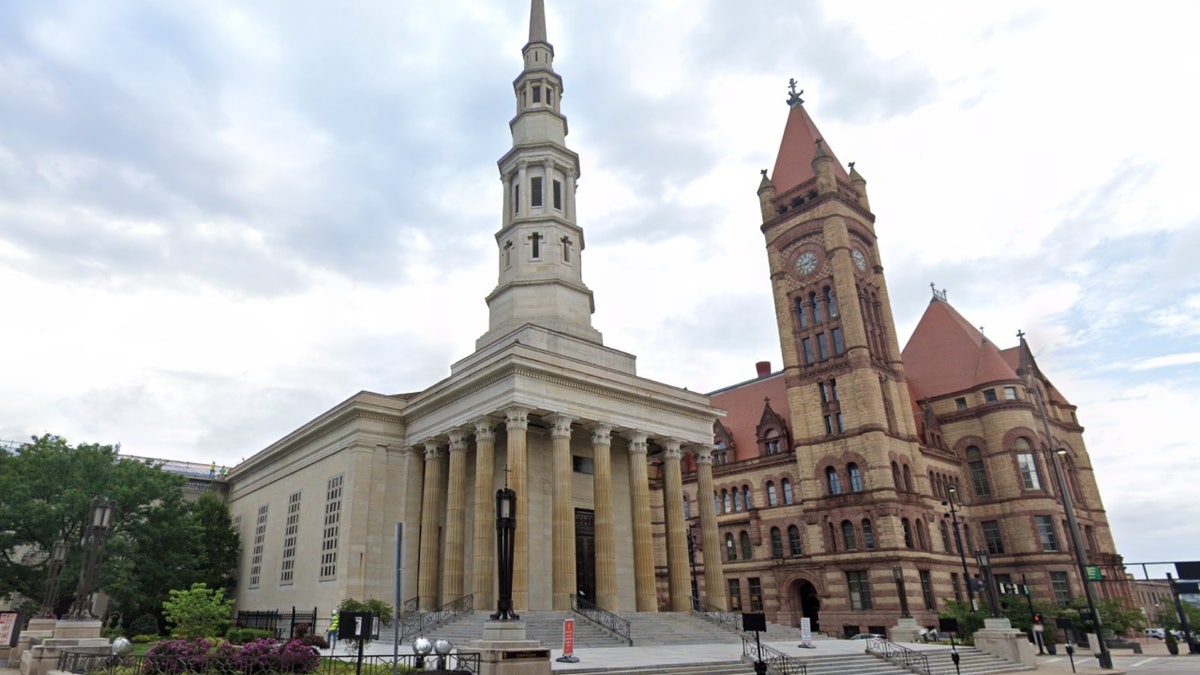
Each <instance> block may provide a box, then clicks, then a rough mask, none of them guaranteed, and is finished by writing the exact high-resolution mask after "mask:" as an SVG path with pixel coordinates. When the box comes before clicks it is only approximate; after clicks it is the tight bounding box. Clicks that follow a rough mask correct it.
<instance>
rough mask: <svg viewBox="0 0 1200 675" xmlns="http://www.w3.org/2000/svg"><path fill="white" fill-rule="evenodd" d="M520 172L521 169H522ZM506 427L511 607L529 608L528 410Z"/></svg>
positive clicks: (510, 415)
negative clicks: (511, 509)
mask: <svg viewBox="0 0 1200 675" xmlns="http://www.w3.org/2000/svg"><path fill="white" fill-rule="evenodd" d="M522 173H524V171H523V170H522ZM504 417H505V420H506V423H507V429H508V486H509V487H511V488H512V489H513V491H514V492H516V493H517V528H516V531H515V532H513V587H512V603H513V609H515V610H517V611H518V612H521V611H523V610H526V609H529V493H528V491H527V490H526V488H527V486H528V485H529V481H528V480H526V471H527V470H528V469H527V466H528V461H527V459H526V454H525V453H526V445H525V440H526V439H525V435H526V433H527V432H528V431H529V410H527V409H525V408H509V409H508V410H505V411H504Z"/></svg>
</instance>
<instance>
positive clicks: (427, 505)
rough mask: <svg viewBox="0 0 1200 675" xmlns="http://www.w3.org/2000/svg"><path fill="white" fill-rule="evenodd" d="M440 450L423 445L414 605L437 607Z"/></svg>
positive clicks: (435, 444)
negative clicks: (419, 528)
mask: <svg viewBox="0 0 1200 675" xmlns="http://www.w3.org/2000/svg"><path fill="white" fill-rule="evenodd" d="M442 478H443V469H442V448H441V446H440V445H439V444H438V442H437V441H426V442H425V483H424V486H423V487H422V490H421V556H420V559H419V561H418V563H417V602H418V603H420V607H421V609H436V608H437V607H438V568H439V567H440V565H439V564H438V516H439V515H441V513H442Z"/></svg>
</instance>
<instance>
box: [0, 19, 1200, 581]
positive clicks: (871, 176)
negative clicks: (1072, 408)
mask: <svg viewBox="0 0 1200 675" xmlns="http://www.w3.org/2000/svg"><path fill="white" fill-rule="evenodd" d="M547 4H548V8H547V12H548V15H549V16H548V23H549V35H550V40H551V42H553V43H554V45H555V47H556V53H557V56H556V69H557V70H558V72H560V73H561V74H562V75H563V76H564V78H565V83H566V92H565V98H564V99H563V110H564V112H565V113H566V114H567V116H568V118H569V119H570V131H571V134H570V137H569V139H568V142H569V143H570V145H571V147H572V148H573V149H574V150H576V151H577V152H579V154H580V156H581V161H582V167H583V169H582V172H583V176H582V179H581V181H580V184H579V192H578V201H579V208H578V213H579V220H580V224H581V225H582V226H583V227H584V228H585V231H586V232H587V244H588V247H587V250H586V251H585V252H584V257H583V264H584V279H585V280H586V282H587V283H588V285H589V286H590V287H591V288H592V289H593V291H594V292H595V295H596V314H595V316H594V320H593V324H594V325H595V326H596V327H597V328H598V329H599V330H601V331H603V333H604V335H605V342H606V344H608V345H610V346H613V347H616V348H619V349H623V350H625V351H629V352H632V353H634V354H637V355H638V357H639V358H638V363H639V373H640V374H641V375H643V376H645V377H649V378H653V379H657V380H662V381H665V382H668V383H671V384H676V385H678V386H686V387H688V388H690V389H692V390H699V391H709V390H712V389H716V388H718V387H722V386H725V385H728V384H732V383H734V382H738V381H741V380H744V379H748V378H750V377H752V376H753V373H754V362H755V361H757V360H770V361H772V363H773V364H775V366H776V367H777V366H778V364H779V363H780V356H779V345H778V341H777V338H776V337H775V332H774V319H773V312H772V308H771V297H770V293H769V285H768V280H767V277H766V256H765V254H764V252H763V243H762V235H761V233H760V232H759V229H758V225H759V217H758V203H757V198H756V196H755V189H756V187H757V185H758V180H759V175H758V170H759V169H761V168H764V167H770V166H771V165H772V164H773V162H774V158H775V152H776V150H777V148H778V142H779V137H780V133H781V132H782V128H783V123H784V119H785V117H786V114H787V107H786V105H785V103H784V101H785V98H786V85H787V81H788V78H791V77H795V78H796V79H797V80H798V82H799V85H800V87H801V88H803V89H804V90H805V91H806V93H805V96H804V98H805V99H806V101H807V103H806V105H807V106H808V108H809V111H810V113H811V114H812V116H813V117H814V119H815V120H816V122H817V124H818V125H819V126H820V127H821V131H822V133H823V134H824V136H825V138H826V139H827V140H828V142H829V143H830V144H831V146H832V147H833V149H834V150H835V152H836V153H837V155H838V157H839V158H841V159H842V160H843V161H856V162H857V166H858V168H859V170H860V172H861V173H862V174H863V175H864V176H865V177H866V178H867V180H868V182H869V186H868V189H869V192H870V196H871V204H872V207H873V209H874V211H875V213H876V214H877V216H878V222H877V226H876V227H877V231H878V233H879V238H880V244H881V249H882V256H883V262H884V265H885V269H886V272H887V275H888V284H889V288H890V292H891V298H892V302H893V311H894V313H895V316H896V320H897V322H898V326H897V328H898V331H899V333H900V335H901V341H902V342H903V341H904V340H905V339H906V338H907V336H908V335H909V334H910V333H911V331H912V328H913V326H914V325H915V323H916V321H917V319H918V318H919V317H920V314H921V312H922V311H923V310H924V307H925V305H926V304H927V302H928V299H929V284H930V282H935V283H936V284H937V285H938V287H939V288H946V289H947V290H948V291H949V297H950V301H951V302H952V303H953V304H954V306H955V307H956V308H957V309H958V310H959V311H960V312H961V313H962V314H963V315H964V316H966V317H967V318H968V319H969V320H971V321H972V322H974V323H976V324H977V325H980V326H983V327H984V329H985V332H986V333H987V334H988V335H989V336H990V337H991V338H992V339H993V340H994V341H995V342H997V343H998V344H1000V345H1001V346H1002V347H1008V346H1012V345H1013V344H1015V342H1016V338H1015V334H1016V332H1017V330H1018V329H1023V330H1024V331H1026V333H1027V334H1028V338H1029V340H1030V343H1031V345H1032V346H1033V348H1034V350H1035V352H1036V354H1037V356H1038V358H1039V363H1040V364H1041V365H1042V367H1043V369H1044V370H1046V371H1047V372H1048V373H1049V374H1050V376H1051V377H1052V378H1053V380H1054V381H1055V383H1056V384H1057V385H1058V386H1059V388H1060V389H1061V390H1062V391H1063V392H1064V393H1065V394H1066V395H1067V396H1068V397H1069V398H1070V399H1071V400H1072V401H1073V402H1074V403H1076V404H1077V405H1078V406H1079V408H1080V410H1079V419H1080V421H1081V422H1082V423H1083V424H1084V425H1085V427H1086V428H1087V432H1086V435H1085V438H1086V439H1087V442H1088V446H1089V448H1090V450H1091V453H1092V458H1093V461H1094V463H1095V465H1096V467H1097V471H1098V475H1099V480H1100V484H1101V488H1102V490H1103V493H1104V497H1105V504H1106V506H1107V508H1108V510H1109V513H1110V518H1111V521H1112V524H1113V527H1114V530H1115V534H1116V538H1117V544H1118V547H1119V548H1120V550H1121V551H1122V553H1124V554H1125V556H1126V559H1127V560H1130V561H1146V560H1177V559H1185V560H1187V559H1200V551H1198V546H1197V543H1196V538H1195V532H1196V531H1197V523H1200V501H1198V500H1197V499H1195V487H1194V486H1193V485H1192V484H1191V481H1192V480H1196V477H1197V476H1200V445H1198V443H1197V441H1196V440H1195V439H1196V438H1197V435H1196V432H1195V428H1196V427H1195V426H1194V422H1193V421H1194V419H1195V418H1196V414H1197V411H1200V274H1198V273H1197V272H1196V271H1195V261H1194V258H1195V256H1196V255H1197V254H1198V253H1200V202H1198V201H1197V199H1196V198H1195V184H1196V182H1197V178H1198V177H1200V172H1198V171H1197V170H1196V168H1195V166H1196V163H1195V162H1196V159H1197V157H1200V134H1198V133H1197V132H1196V130H1195V120H1196V110H1197V109H1198V107H1200V105H1198V104H1200V94H1198V93H1197V92H1198V91H1200V88H1198V87H1197V84H1198V83H1197V78H1196V75H1195V62H1196V57H1195V52H1194V44H1195V35H1194V27H1195V26H1196V25H1197V22H1198V19H1200V17H1197V16H1196V15H1195V13H1196V12H1197V10H1194V9H1191V8H1185V7H1184V6H1183V5H1181V4H1179V3H1156V2H1150V3H1142V4H1139V5H1138V7H1137V11H1129V10H1128V9H1127V8H1124V7H1120V8H1119V7H1117V6H1116V5H1115V3H1099V4H1097V3H1091V2H1088V3H1076V4H1071V3H1065V2H1064V3H1041V2H1020V1H1018V2H1008V3H990V4H989V5H987V9H986V11H983V10H980V9H979V7H980V6H977V5H976V4H974V3H957V2H945V3H923V4H917V5H913V4H912V3H894V2H883V1H880V2H855V3H834V2H830V3H825V4H822V3H816V2H813V3H808V2H790V1H789V2H783V1H775V2H767V1H765V0H763V1H757V0H746V1H744V2H733V1H732V0H730V1H724V0H720V1H718V0H711V1H707V2H704V1H697V0H690V1H688V2H683V1H678V2H672V1H666V0H658V1H656V2H653V3H649V2H640V1H634V0H609V1H607V2H604V3H595V2H581V1H579V0H574V1H565V0H563V1H560V0H547ZM1043 5H1048V6H1043ZM1188 12H1191V13H1192V15H1186V13H1188ZM527 17H528V2H527V0H505V1H504V2H493V1H482V0H480V1H469V0H442V1H439V2H431V3H430V2H414V1H401V2H394V1H393V2H383V1H378V2H374V1H368V0H360V1H357V2H351V3H318V2H283V1H277V2H259V3H241V2H219V1H216V0H202V1H201V0H195V1H188V0H178V1H175V2H152V1H139V0H111V1H109V2H103V3H96V2H84V1H79V2H71V1H65V0H64V1H58V0H44V1H41V2H24V3H18V2H6V3H2V4H0V298H2V299H3V308H4V310H5V324H6V325H5V331H4V339H3V342H2V344H3V349H0V373H2V377H0V439H6V440H10V441H11V440H16V441H20V440H24V439H27V438H28V437H29V436H30V435H33V434H41V433H45V432H51V433H57V434H61V435H64V436H66V437H67V438H68V439H69V440H70V441H72V442H84V441H88V442H112V443H115V442H120V443H121V444H122V449H123V452H125V453H127V454H134V455H144V456H155V457H168V458H176V459H188V460H193V461H199V462H209V461H216V462H218V463H221V464H233V463H236V462H237V461H239V460H240V459H241V458H243V457H246V456H249V455H251V454H252V453H254V452H255V451H257V450H259V449H261V448H263V447H264V446H266V445H267V444H269V443H271V442H272V441H274V440H276V439H278V438H279V437H280V436H282V435H284V434H286V433H287V432H288V431H290V430H291V429H294V428H295V427H296V426H298V425H300V424H302V423H304V422H305V421H307V420H309V419H311V418H312V417H313V416H315V415H316V414H318V413H320V412H321V411H323V410H326V409H328V408H329V407H331V406H333V405H335V404H336V403H338V402H340V401H342V400H343V399H345V398H347V397H348V396H350V395H352V394H353V393H355V392H357V391H359V390H362V389H366V390H371V391H378V392H383V393H397V392H403V391H417V390H420V389H422V388H424V387H426V386H428V385H429V384H431V383H433V382H435V381H437V380H440V379H441V378H443V377H445V376H446V375H447V374H448V373H449V365H450V363H452V362H453V361H456V360H458V359H459V358H462V357H463V356H466V355H467V354H469V353H470V351H471V350H472V349H473V345H474V340H475V338H477V337H478V336H479V335H481V334H482V333H483V332H484V331H485V330H486V328H487V311H486V310H487V308H486V305H485V303H484V301H483V298H484V296H485V295H486V294H487V293H488V292H489V291H490V290H491V289H492V287H493V286H494V284H495V281H496V269H495V259H496V258H495V252H494V251H495V249H494V246H495V243H494V239H493V235H494V233H495V231H496V230H497V228H498V227H499V214H500V202H501V195H500V183H499V180H498V175H497V171H496V165H495V161H496V160H497V159H498V158H499V157H500V156H501V155H502V154H503V153H504V152H505V151H506V150H507V149H508V147H509V145H510V140H511V139H510V137H509V135H508V129H507V123H508V121H509V119H510V118H511V116H512V114H513V110H514V102H513V95H512V89H511V82H512V79H513V78H514V77H515V76H516V75H517V74H518V72H519V70H520V67H521V61H520V48H521V46H522V45H523V44H524V42H525V38H526V30H527V25H528V24H527V22H528V18H527Z"/></svg>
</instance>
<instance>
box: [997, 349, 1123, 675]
mask: <svg viewBox="0 0 1200 675" xmlns="http://www.w3.org/2000/svg"><path fill="white" fill-rule="evenodd" d="M1018 337H1020V338H1021V342H1022V344H1024V342H1025V336H1024V334H1023V333H1018ZM1025 377H1026V378H1028V379H1027V380H1026V385H1025V387H1026V389H1028V390H1030V391H1031V392H1033V399H1034V400H1035V401H1036V402H1037V407H1038V413H1039V414H1040V415H1041V418H1042V431H1043V432H1044V433H1045V434H1046V454H1047V455H1049V456H1050V466H1052V467H1054V482H1055V485H1057V486H1058V493H1059V494H1060V495H1062V501H1063V511H1065V512H1066V516H1067V530H1068V531H1069V533H1070V535H1071V549H1072V553H1074V554H1075V566H1076V568H1077V569H1078V571H1079V580H1080V582H1081V583H1082V584H1083V595H1084V597H1085V598H1087V604H1088V609H1089V610H1090V611H1091V613H1092V622H1093V625H1094V626H1095V630H1096V642H1098V643H1099V644H1100V652H1099V653H1098V654H1096V660H1097V661H1099V665H1100V667H1101V668H1112V667H1113V662H1112V654H1111V653H1109V651H1108V646H1107V645H1105V644H1104V633H1103V632H1102V631H1101V628H1100V612H1097V611H1096V600H1095V599H1094V598H1093V597H1092V586H1091V583H1090V582H1089V581H1088V576H1087V564H1088V563H1087V553H1086V552H1085V551H1084V550H1083V537H1081V536H1079V522H1078V521H1076V520H1075V506H1074V505H1073V504H1072V503H1071V493H1070V492H1069V491H1068V490H1067V481H1066V479H1065V478H1064V477H1063V470H1062V465H1061V463H1060V462H1059V456H1060V455H1065V454H1066V453H1067V451H1066V449H1064V448H1059V449H1057V450H1055V451H1054V452H1051V451H1050V449H1051V448H1052V447H1053V445H1054V435H1053V434H1052V433H1051V431H1050V418H1049V417H1048V416H1047V415H1046V403H1045V401H1043V400H1042V390H1041V388H1040V387H1038V385H1037V382H1035V381H1034V379H1033V369H1032V368H1030V369H1029V372H1028V373H1026V374H1025Z"/></svg>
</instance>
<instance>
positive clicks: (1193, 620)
mask: <svg viewBox="0 0 1200 675" xmlns="http://www.w3.org/2000/svg"><path fill="white" fill-rule="evenodd" d="M1181 604H1182V605H1183V611H1184V613H1185V614H1187V620H1188V628H1190V629H1192V631H1193V632H1195V631H1200V607H1197V606H1196V605H1193V604H1192V603H1190V602H1187V601H1181ZM1157 617H1158V623H1159V625H1160V626H1162V627H1163V628H1165V629H1167V630H1169V631H1170V630H1182V629H1183V626H1182V625H1180V623H1179V612H1178V611H1176V610H1175V603H1174V602H1172V601H1171V600H1163V601H1162V602H1161V603H1159V605H1158V613H1157Z"/></svg>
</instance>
